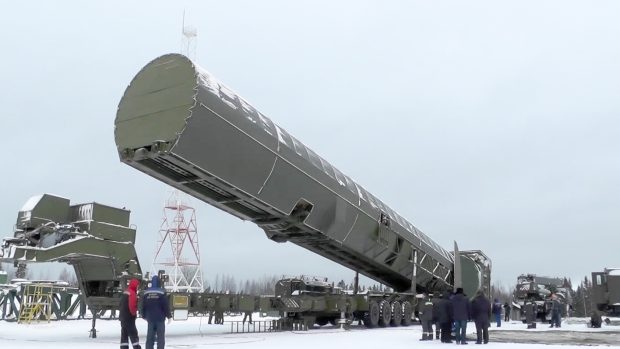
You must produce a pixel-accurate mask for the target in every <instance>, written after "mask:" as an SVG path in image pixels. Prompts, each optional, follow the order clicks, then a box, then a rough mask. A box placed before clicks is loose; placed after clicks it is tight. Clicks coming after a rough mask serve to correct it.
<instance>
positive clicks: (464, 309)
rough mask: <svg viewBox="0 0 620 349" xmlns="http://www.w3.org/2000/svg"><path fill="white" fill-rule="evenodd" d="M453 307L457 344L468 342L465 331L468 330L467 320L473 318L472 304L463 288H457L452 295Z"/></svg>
mask: <svg viewBox="0 0 620 349" xmlns="http://www.w3.org/2000/svg"><path fill="white" fill-rule="evenodd" d="M451 302H452V309H453V314H454V334H455V336H456V344H467V338H466V337H465V333H466V332H467V321H468V320H469V319H470V318H471V305H470V303H469V300H468V299H467V297H466V296H465V294H464V293H463V289H462V288H460V287H459V288H457V289H456V293H455V294H454V296H453V297H452V300H451Z"/></svg>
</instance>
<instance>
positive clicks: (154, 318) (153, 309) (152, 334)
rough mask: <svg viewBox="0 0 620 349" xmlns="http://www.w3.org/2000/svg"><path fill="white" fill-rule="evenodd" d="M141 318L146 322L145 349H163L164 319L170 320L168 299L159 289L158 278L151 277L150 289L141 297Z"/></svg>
mask: <svg viewBox="0 0 620 349" xmlns="http://www.w3.org/2000/svg"><path fill="white" fill-rule="evenodd" d="M142 317H143V318H144V319H145V320H146V321H147V322H148V327H147V332H146V349H153V345H154V344H155V342H157V349H164V346H165V345H166V318H168V323H170V320H171V319H172V315H171V314H170V306H169V304H168V297H167V296H166V292H165V291H164V289H163V288H161V287H159V277H158V276H157V275H155V276H153V278H152V279H151V287H149V288H148V289H147V290H146V291H145V292H144V295H143V296H142Z"/></svg>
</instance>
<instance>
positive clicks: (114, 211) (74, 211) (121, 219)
mask: <svg viewBox="0 0 620 349" xmlns="http://www.w3.org/2000/svg"><path fill="white" fill-rule="evenodd" d="M70 210H71V221H72V222H79V221H89V220H93V221H97V222H105V223H109V224H115V225H121V226H124V227H127V226H129V214H130V211H129V210H125V209H122V208H116V207H112V206H107V205H102V204H99V203H96V202H92V203H85V204H80V205H74V206H71V209H70Z"/></svg>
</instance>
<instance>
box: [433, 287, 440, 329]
mask: <svg viewBox="0 0 620 349" xmlns="http://www.w3.org/2000/svg"><path fill="white" fill-rule="evenodd" d="M440 300H441V293H435V294H433V299H432V302H433V325H435V339H439V335H440V334H441V325H439V319H438V318H437V314H439V302H440Z"/></svg>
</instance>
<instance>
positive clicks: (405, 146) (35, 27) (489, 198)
mask: <svg viewBox="0 0 620 349" xmlns="http://www.w3.org/2000/svg"><path fill="white" fill-rule="evenodd" d="M184 9H186V10H187V11H188V15H187V20H188V22H189V23H190V24H192V25H193V26H195V27H196V28H197V30H198V49H197V61H198V63H199V64H200V65H201V66H203V67H204V68H206V69H207V70H209V71H210V72H211V73H213V74H214V75H215V76H216V77H218V78H219V79H220V80H221V81H223V82H224V83H225V84H226V85H228V86H230V87H231V88H232V89H234V90H235V91H236V92H238V93H239V94H240V95H242V96H244V97H245V98H246V99H247V100H248V101H250V102H251V103H252V104H253V105H254V106H255V107H256V108H257V109H259V110H260V111H262V112H263V113H264V114H265V115H267V116H269V117H270V118H271V119H272V120H273V121H275V122H276V123H278V124H279V125H281V126H282V127H283V128H285V129H287V130H288V131H289V133H291V134H292V135H294V136H296V137H297V138H298V139H300V140H301V141H302V142H304V143H305V144H306V145H307V146H309V147H310V148H312V149H313V150H315V151H316V152H317V153H318V154H320V155H322V156H323V157H324V158H325V159H327V160H328V161H330V162H331V163H332V164H333V165H335V166H336V167H338V168H339V169H340V170H341V171H342V172H344V173H346V174H348V175H349V176H351V177H352V178H354V179H356V180H357V181H358V182H359V183H360V184H362V185H363V186H364V187H365V188H366V189H367V190H368V191H370V192H371V193H373V194H374V195H375V196H377V197H378V198H380V199H381V200H382V201H383V202H385V203H387V204H388V205H390V206H391V207H392V208H393V209H395V210H396V211H398V212H399V213H400V214H402V215H403V216H404V217H406V218H407V219H408V220H409V221H411V222H412V223H413V224H415V225H416V226H417V227H418V228H420V229H421V230H422V231H424V232H425V233H426V234H427V235H428V236H430V237H431V238H432V239H434V240H435V241H436V242H437V243H439V244H440V245H442V246H444V247H445V248H447V249H450V248H451V246H452V241H453V240H456V241H458V243H459V246H460V247H461V249H481V250H483V251H484V252H485V253H486V254H487V255H488V256H489V257H490V258H491V259H492V260H493V267H494V270H493V278H494V280H495V281H499V282H501V283H502V284H504V285H512V284H514V282H515V280H516V277H517V275H519V274H520V273H537V274H544V275H550V276H568V277H571V278H573V279H579V278H581V277H583V276H584V275H589V273H590V272H592V271H599V270H602V268H604V267H606V266H620V260H619V259H620V258H619V257H618V245H619V242H620V238H619V237H618V236H619V234H618V233H619V232H620V231H619V230H620V229H619V226H620V215H619V211H620V184H619V178H620V162H619V161H618V153H619V150H620V137H618V136H619V134H620V115H619V114H620V98H619V96H620V85H619V84H620V45H618V38H619V37H620V21H618V14H619V13H620V2H617V1H566V0H562V1H522V0H519V1H359V0H355V1H339V2H335V1H249V0H248V1H200V2H198V1H196V2H189V1H186V2H183V1H178V2H157V1H148V2H147V1H142V2H140V1H107V2H97V3H94V2H84V1H75V2H67V1H54V2H36V3H35V2H33V1H29V2H15V1H13V2H9V3H7V4H4V6H3V9H2V11H0V48H1V52H2V55H1V56H0V82H1V83H0V106H2V111H1V112H0V117H1V120H2V123H1V126H0V137H1V139H2V144H3V148H4V151H3V152H2V153H3V155H2V165H1V166H2V167H1V169H2V170H1V171H0V188H1V190H0V192H1V193H2V198H1V199H0V227H1V232H2V233H0V235H2V236H9V235H11V234H12V226H13V224H14V222H15V218H16V215H17V211H18V210H19V208H20V207H21V206H22V204H23V203H24V202H25V201H26V200H27V199H28V198H29V197H30V196H32V195H35V194H39V193H43V192H51V193H55V194H58V195H61V196H64V197H67V198H70V199H71V200H72V201H73V202H74V203H78V202H86V201H98V202H101V203H106V204H110V205H116V206H126V207H127V208H130V209H131V210H132V223H134V224H136V225H137V226H138V241H137V247H138V248H139V257H140V259H141V261H142V264H143V265H146V266H148V265H150V260H151V258H152V255H153V250H154V247H155V236H156V233H157V231H158V229H159V226H160V223H161V217H162V207H163V203H164V201H165V200H166V198H167V197H168V195H169V193H170V189H169V188H168V187H167V186H166V185H164V184H163V183H160V182H158V181H156V180H155V179H153V178H151V177H148V176H146V175H144V174H142V173H140V172H138V171H136V170H134V169H132V168H130V167H128V166H126V165H123V164H121V163H120V162H119V160H118V157H117V154H116V148H115V144H114V139H113V122H114V117H115V115H116V108H117V105H118V102H119V100H120V98H121V96H122V94H123V92H124V89H125V87H126V86H127V84H128V83H129V82H130V81H131V79H132V78H133V76H134V75H135V74H136V73H137V72H138V70H139V69H140V68H141V67H142V66H144V65H145V64H146V63H147V62H149V61H150V60H152V59H154V58H155V57H157V56H159V55H162V54H164V53H169V52H179V50H180V43H181V34H180V30H181V18H182V14H183V10H184ZM193 204H194V206H195V207H196V209H197V213H198V225H199V230H200V232H201V233H200V244H201V250H202V258H203V265H204V271H205V274H206V276H207V278H208V279H211V280H213V278H214V275H215V274H216V273H219V274H231V275H235V276H236V277H238V278H249V277H253V276H255V275H258V276H261V275H264V274H268V275H271V274H313V275H324V276H328V277H330V278H331V279H335V280H336V281H337V280H339V279H341V278H342V279H345V280H351V279H352V277H353V272H352V271H349V270H346V269H345V268H342V267H340V266H338V265H336V264H335V263H333V262H330V261H328V260H326V259H324V258H322V257H319V256H316V255H313V254H312V253H310V252H307V251H305V250H303V249H302V248H300V247H296V246H295V245H292V244H284V245H281V244H276V243H274V242H271V241H269V240H268V239H267V238H266V237H265V235H264V233H263V232H262V231H261V230H260V229H259V228H257V227H256V226H254V225H253V224H251V223H244V222H242V221H240V220H238V219H236V218H233V217H232V216H229V215H227V214H225V213H223V212H221V211H218V210H216V209H214V208H212V207H210V206H208V205H207V204H204V203H202V202H199V201H198V200H195V199H194V200H193Z"/></svg>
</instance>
